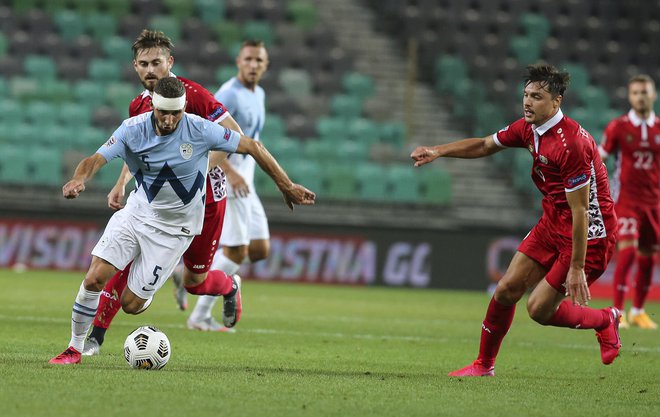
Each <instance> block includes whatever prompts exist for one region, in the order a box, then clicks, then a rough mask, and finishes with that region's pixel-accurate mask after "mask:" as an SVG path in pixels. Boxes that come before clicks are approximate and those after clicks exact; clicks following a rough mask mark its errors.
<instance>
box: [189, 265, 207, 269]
mask: <svg viewBox="0 0 660 417" xmlns="http://www.w3.org/2000/svg"><path fill="white" fill-rule="evenodd" d="M205 267H206V265H193V267H192V269H204V268H205Z"/></svg>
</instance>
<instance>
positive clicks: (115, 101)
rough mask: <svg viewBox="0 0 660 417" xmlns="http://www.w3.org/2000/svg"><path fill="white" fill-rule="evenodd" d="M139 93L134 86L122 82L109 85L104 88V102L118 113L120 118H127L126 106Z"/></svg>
mask: <svg viewBox="0 0 660 417" xmlns="http://www.w3.org/2000/svg"><path fill="white" fill-rule="evenodd" d="M139 92H140V91H139V90H138V89H136V88H135V86H134V85H132V84H129V83H123V82H114V83H110V84H108V85H107V87H106V101H107V103H108V104H110V106H111V107H113V108H114V109H116V110H117V111H119V112H120V114H121V115H122V117H124V118H127V117H128V105H129V104H130V102H131V101H133V99H134V98H135V97H136V96H137V95H138V93H139Z"/></svg>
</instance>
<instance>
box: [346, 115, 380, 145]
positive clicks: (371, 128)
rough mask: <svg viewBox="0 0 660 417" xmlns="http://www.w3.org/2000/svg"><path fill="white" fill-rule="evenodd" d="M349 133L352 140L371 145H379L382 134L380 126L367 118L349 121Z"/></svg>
mask: <svg viewBox="0 0 660 417" xmlns="http://www.w3.org/2000/svg"><path fill="white" fill-rule="evenodd" d="M347 133H348V137H349V138H350V139H351V140H354V141H359V142H362V143H366V144H369V145H373V144H374V143H377V142H378V137H379V134H380V132H379V129H378V124H377V123H376V122H374V121H372V120H369V119H365V118H357V119H353V120H350V121H348V129H347Z"/></svg>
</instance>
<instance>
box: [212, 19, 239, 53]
mask: <svg viewBox="0 0 660 417" xmlns="http://www.w3.org/2000/svg"><path fill="white" fill-rule="evenodd" d="M211 27H212V28H213V30H214V32H215V34H216V36H217V40H218V42H219V43H220V44H221V45H222V46H223V47H224V48H225V49H229V48H231V47H233V46H234V45H236V44H239V43H240V42H241V41H242V40H243V32H242V30H241V26H240V25H239V24H238V23H236V22H229V21H226V20H223V21H219V22H216V23H215V24H212V26H211Z"/></svg>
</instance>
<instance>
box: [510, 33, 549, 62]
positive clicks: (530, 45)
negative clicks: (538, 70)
mask: <svg viewBox="0 0 660 417" xmlns="http://www.w3.org/2000/svg"><path fill="white" fill-rule="evenodd" d="M509 50H510V51H511V54H512V55H513V57H514V58H515V59H516V60H517V61H518V62H519V63H520V64H521V65H523V66H525V65H530V64H534V63H536V62H537V61H538V60H539V58H540V57H541V44H540V43H538V42H537V41H536V40H535V39H533V38H531V37H528V36H514V37H513V38H511V40H510V41H509Z"/></svg>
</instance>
